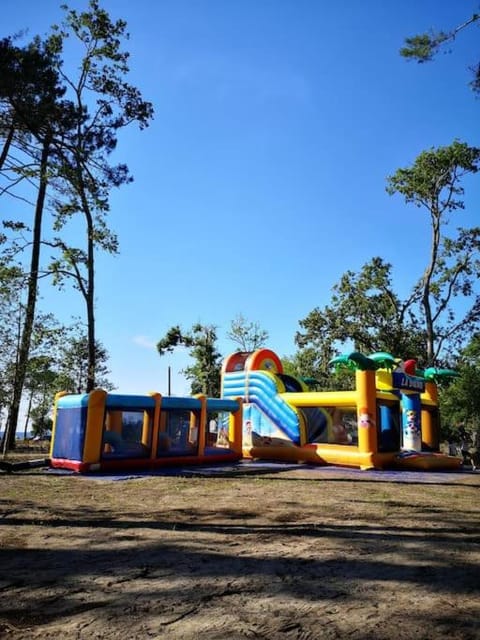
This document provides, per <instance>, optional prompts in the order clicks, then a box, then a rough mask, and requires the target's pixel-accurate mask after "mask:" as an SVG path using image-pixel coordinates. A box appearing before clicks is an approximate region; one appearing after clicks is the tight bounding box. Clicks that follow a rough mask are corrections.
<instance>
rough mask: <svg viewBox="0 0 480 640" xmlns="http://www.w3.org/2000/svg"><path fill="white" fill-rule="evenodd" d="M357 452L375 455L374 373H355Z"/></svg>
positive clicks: (375, 398) (376, 447)
mask: <svg viewBox="0 0 480 640" xmlns="http://www.w3.org/2000/svg"><path fill="white" fill-rule="evenodd" d="M356 389H357V422H358V450H359V452H360V453H367V454H368V453H376V452H377V449H378V443H377V424H376V413H377V394H376V389H375V371H361V370H357V371H356Z"/></svg>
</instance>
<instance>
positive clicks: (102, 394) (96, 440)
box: [82, 389, 107, 464]
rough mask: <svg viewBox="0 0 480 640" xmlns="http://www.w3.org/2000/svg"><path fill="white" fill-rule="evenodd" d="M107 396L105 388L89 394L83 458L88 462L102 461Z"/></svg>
mask: <svg viewBox="0 0 480 640" xmlns="http://www.w3.org/2000/svg"><path fill="white" fill-rule="evenodd" d="M106 398H107V392H106V391H104V390H103V389H94V390H93V391H91V392H90V394H89V398H88V409H87V426H86V428H85V444H84V447H83V460H82V462H85V463H88V464H94V463H96V462H99V461H100V453H101V448H102V435H103V420H104V416H105V401H106Z"/></svg>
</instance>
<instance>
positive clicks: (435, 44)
mask: <svg viewBox="0 0 480 640" xmlns="http://www.w3.org/2000/svg"><path fill="white" fill-rule="evenodd" d="M479 19H480V14H478V13H474V14H473V15H472V16H471V17H470V18H469V19H468V20H466V21H465V22H463V23H462V24H459V25H457V26H456V27H454V28H453V29H450V30H448V31H433V30H432V31H430V32H426V33H420V34H417V35H414V36H410V37H408V38H405V46H404V47H402V48H401V49H400V55H401V56H403V57H404V58H407V59H408V60H416V61H417V62H419V63H423V62H430V61H431V60H433V59H434V57H435V56H436V54H437V53H439V52H440V51H443V52H446V53H449V52H450V49H448V46H449V45H450V44H452V43H453V42H454V41H455V40H456V38H457V36H458V35H459V34H460V32H461V31H464V30H465V29H467V28H468V27H471V26H473V25H475V24H478V21H479ZM471 72H472V75H473V79H472V81H471V82H470V86H471V87H472V89H473V91H474V92H475V93H480V63H478V62H476V63H474V64H473V65H472V67H471Z"/></svg>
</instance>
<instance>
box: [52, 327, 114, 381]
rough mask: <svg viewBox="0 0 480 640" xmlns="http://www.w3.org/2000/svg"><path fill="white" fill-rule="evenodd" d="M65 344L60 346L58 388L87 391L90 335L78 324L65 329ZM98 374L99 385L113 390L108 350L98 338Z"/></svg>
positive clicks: (57, 372) (96, 354) (96, 378)
mask: <svg viewBox="0 0 480 640" xmlns="http://www.w3.org/2000/svg"><path fill="white" fill-rule="evenodd" d="M64 332H65V334H66V335H65V337H66V339H65V340H63V344H62V345H61V346H60V348H59V351H58V355H57V362H56V375H57V379H56V381H55V384H56V390H57V391H59V390H62V391H68V392H69V393H87V390H88V384H89V376H88V363H89V344H88V336H87V334H86V333H85V332H84V331H82V329H81V327H80V326H79V325H78V324H75V325H73V326H72V327H69V328H66V329H65V331H64ZM95 350H96V353H95V362H96V374H95V380H96V384H97V386H98V387H100V388H102V389H105V390H106V391H111V390H112V389H114V385H113V383H112V382H111V381H110V380H109V379H108V374H109V373H110V371H109V369H108V364H107V363H108V357H109V356H108V351H107V350H106V349H105V347H104V346H103V345H102V344H101V343H100V342H99V341H98V340H97V342H96V344H95Z"/></svg>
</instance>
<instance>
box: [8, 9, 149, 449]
mask: <svg viewBox="0 0 480 640" xmlns="http://www.w3.org/2000/svg"><path fill="white" fill-rule="evenodd" d="M63 9H64V11H65V20H64V21H63V22H62V24H61V25H60V26H56V25H54V26H53V27H52V32H51V35H49V36H48V37H47V38H45V39H43V40H41V39H40V38H38V37H37V38H35V39H34V40H33V41H32V42H31V43H29V44H27V45H26V46H23V47H22V46H19V45H18V44H17V42H16V40H13V39H12V38H6V39H4V40H2V41H0V143H2V144H3V146H2V147H1V148H0V177H1V179H2V184H0V195H3V196H10V197H11V198H16V199H17V200H19V201H22V202H24V203H25V205H29V204H30V195H31V194H32V193H33V194H34V197H33V202H32V203H31V204H32V206H33V208H34V213H33V224H32V226H31V229H30V228H29V227H28V226H27V225H25V224H23V223H18V222H15V221H12V220H10V221H8V222H7V227H8V229H9V230H10V232H11V233H12V234H13V233H17V234H21V237H22V238H23V236H24V235H25V234H26V233H30V234H31V241H30V242H28V243H26V244H25V245H24V248H25V249H26V248H27V247H28V248H29V250H30V261H29V265H28V281H27V282H28V286H27V301H26V314H25V316H24V324H23V328H22V334H21V341H20V350H19V358H18V364H17V366H16V369H15V375H16V379H15V383H14V390H13V394H14V398H13V401H12V403H11V405H10V407H11V412H10V419H9V424H8V430H9V440H10V444H12V445H13V444H14V433H15V428H16V423H17V420H18V411H19V406H20V400H21V395H22V391H23V386H24V382H25V376H26V370H27V366H28V359H29V355H30V354H29V350H30V341H31V336H32V331H33V324H34V318H35V309H36V299H37V295H38V285H39V277H40V275H41V273H42V269H41V265H40V257H41V256H40V249H41V245H42V243H43V244H48V245H49V247H50V248H53V249H54V250H55V255H54V256H53V260H52V262H51V264H50V265H49V266H48V267H44V269H43V273H44V274H45V273H47V274H50V275H52V276H53V279H54V283H55V284H58V285H62V284H63V283H64V281H65V279H71V281H72V282H73V283H74V286H75V287H76V288H77V289H78V290H79V291H80V293H81V295H82V296H83V298H84V300H85V305H86V316H87V332H88V377H87V380H88V383H87V387H88V390H91V389H92V388H93V387H94V386H95V385H96V379H95V377H96V374H97V367H96V356H97V340H96V335H95V310H94V300H95V255H96V251H97V250H98V249H101V250H103V251H107V252H111V253H115V252H116V251H117V244H118V243H117V238H116V236H115V234H114V233H113V232H112V231H111V230H110V229H109V228H108V226H107V214H108V212H109V194H110V191H111V189H113V188H115V187H119V186H121V185H123V184H125V183H128V182H130V181H131V180H132V177H131V175H130V174H129V171H128V167H127V166H126V165H125V164H116V165H114V164H111V163H110V162H109V160H110V157H111V154H112V153H113V152H114V151H115V150H116V147H117V141H118V140H117V138H118V132H119V131H120V130H121V129H122V128H124V127H126V126H128V125H129V124H131V123H133V122H136V123H137V124H138V125H139V126H140V128H144V127H146V126H147V125H148V124H149V121H150V119H151V118H152V116H153V108H152V105H151V104H150V103H149V102H146V101H144V100H143V99H142V96H141V94H140V92H139V91H138V89H136V88H135V87H133V86H132V85H130V84H129V83H128V82H126V80H125V78H126V76H127V74H128V72H129V68H128V57H129V54H128V53H127V52H125V51H123V49H122V43H123V41H124V40H126V39H127V38H128V34H127V33H126V23H125V22H124V21H123V20H117V21H113V20H111V19H110V16H109V15H108V13H107V12H106V11H104V10H103V9H102V8H101V7H100V6H99V2H98V0H90V2H89V5H88V10H87V11H84V12H77V11H74V10H69V9H68V7H66V6H63ZM67 46H70V49H71V53H72V56H73V55H75V54H77V55H78V56H79V60H78V65H72V67H69V68H72V69H75V68H76V69H77V75H69V74H68V73H67V71H66V68H65V67H64V65H63V55H64V49H65V48H66V47H67ZM72 73H73V74H75V72H72ZM22 187H23V189H26V192H25V190H23V191H19V189H20V188H22ZM47 194H48V196H49V198H48V199H47ZM47 202H48V206H49V209H50V213H52V214H53V230H51V232H53V233H55V234H57V235H56V236H55V237H53V238H52V237H51V236H47V234H46V232H45V230H44V211H45V207H46V203H47ZM79 215H80V216H82V219H83V221H84V226H85V233H84V236H83V237H84V243H83V245H82V244H80V246H71V245H69V244H68V243H67V242H66V241H65V239H64V238H65V237H67V233H66V229H65V228H66V226H67V225H68V223H69V222H70V220H71V219H72V217H74V216H75V217H78V216H79ZM22 217H23V219H26V217H27V216H26V215H23V216H22ZM58 234H60V235H58ZM76 237H79V234H78V233H77V234H76ZM19 247H21V242H18V241H17V244H16V245H15V248H16V249H18V248H19Z"/></svg>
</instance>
